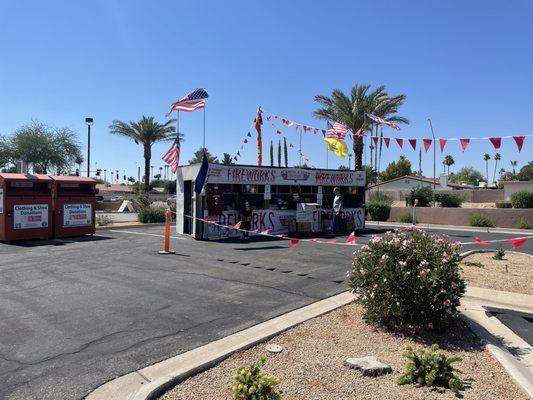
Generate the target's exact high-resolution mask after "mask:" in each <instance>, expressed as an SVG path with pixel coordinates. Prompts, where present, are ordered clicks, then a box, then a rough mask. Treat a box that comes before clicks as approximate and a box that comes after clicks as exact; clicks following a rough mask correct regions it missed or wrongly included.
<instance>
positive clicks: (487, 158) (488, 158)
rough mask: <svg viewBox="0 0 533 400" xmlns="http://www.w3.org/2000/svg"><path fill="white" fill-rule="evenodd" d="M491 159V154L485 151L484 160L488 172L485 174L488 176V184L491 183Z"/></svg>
mask: <svg viewBox="0 0 533 400" xmlns="http://www.w3.org/2000/svg"><path fill="white" fill-rule="evenodd" d="M489 160H490V154H489V153H485V155H484V156H483V161H485V169H486V172H487V174H486V175H485V176H486V177H487V185H488V184H489Z"/></svg>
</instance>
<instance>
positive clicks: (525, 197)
mask: <svg viewBox="0 0 533 400" xmlns="http://www.w3.org/2000/svg"><path fill="white" fill-rule="evenodd" d="M511 204H512V205H513V207H514V208H533V191H531V190H521V191H519V192H515V193H513V194H511Z"/></svg>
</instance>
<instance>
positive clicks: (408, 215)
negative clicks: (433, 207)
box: [398, 212, 413, 223]
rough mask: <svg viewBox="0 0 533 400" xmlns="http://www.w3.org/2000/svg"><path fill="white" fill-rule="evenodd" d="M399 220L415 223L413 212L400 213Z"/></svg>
mask: <svg viewBox="0 0 533 400" xmlns="http://www.w3.org/2000/svg"><path fill="white" fill-rule="evenodd" d="M398 222H404V223H413V214H412V213H411V212H405V213H403V214H400V216H399V217H398Z"/></svg>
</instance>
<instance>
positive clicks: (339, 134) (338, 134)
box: [326, 121, 348, 139]
mask: <svg viewBox="0 0 533 400" xmlns="http://www.w3.org/2000/svg"><path fill="white" fill-rule="evenodd" d="M347 133H348V128H347V127H346V125H343V124H340V123H338V122H334V123H333V125H332V124H331V123H330V122H329V121H328V130H327V132H326V137H328V138H335V139H344V137H345V136H346V134H347Z"/></svg>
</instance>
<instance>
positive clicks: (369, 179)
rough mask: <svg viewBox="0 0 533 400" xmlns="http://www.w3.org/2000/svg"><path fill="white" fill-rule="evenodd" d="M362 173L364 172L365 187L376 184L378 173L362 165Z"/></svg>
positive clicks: (369, 166) (370, 167)
mask: <svg viewBox="0 0 533 400" xmlns="http://www.w3.org/2000/svg"><path fill="white" fill-rule="evenodd" d="M363 171H365V177H366V185H367V186H368V185H373V184H375V183H378V178H379V173H378V172H377V171H376V170H375V169H374V168H372V166H371V165H364V166H363Z"/></svg>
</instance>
